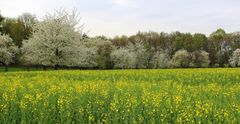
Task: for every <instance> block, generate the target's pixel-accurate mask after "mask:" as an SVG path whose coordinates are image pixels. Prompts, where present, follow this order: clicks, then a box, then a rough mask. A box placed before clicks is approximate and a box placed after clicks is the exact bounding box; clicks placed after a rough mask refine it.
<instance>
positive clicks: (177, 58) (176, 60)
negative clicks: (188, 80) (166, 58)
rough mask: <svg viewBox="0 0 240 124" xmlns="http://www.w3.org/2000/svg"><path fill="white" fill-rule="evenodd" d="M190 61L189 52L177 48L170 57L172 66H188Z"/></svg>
mask: <svg viewBox="0 0 240 124" xmlns="http://www.w3.org/2000/svg"><path fill="white" fill-rule="evenodd" d="M190 62H191V57H190V54H189V53H188V52H187V51H186V50H178V51H177V52H176V53H175V54H174V55H173V58H172V65H173V67H182V68H186V67H189V65H190Z"/></svg>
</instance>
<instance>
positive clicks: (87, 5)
mask: <svg viewBox="0 0 240 124" xmlns="http://www.w3.org/2000/svg"><path fill="white" fill-rule="evenodd" d="M59 8H65V9H67V10H71V9H73V8H76V9H77V10H78V11H79V12H80V14H81V16H82V23H85V32H87V31H90V33H89V35H91V36H95V35H106V36H109V37H112V36H115V35H123V34H126V35H131V34H135V33H136V32H138V31H139V30H140V31H158V32H160V31H165V32H172V31H177V30H179V31H181V32H191V33H194V32H200V33H204V34H209V33H211V32H213V31H214V30H216V29H217V28H223V29H225V30H226V31H227V32H233V31H240V0H0V11H1V14H2V15H3V16H7V17H17V16H19V15H21V14H22V13H24V12H29V13H32V14H35V15H36V16H37V17H38V18H41V17H43V16H44V14H45V13H46V12H52V11H54V10H55V9H59Z"/></svg>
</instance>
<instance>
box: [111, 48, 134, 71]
mask: <svg viewBox="0 0 240 124" xmlns="http://www.w3.org/2000/svg"><path fill="white" fill-rule="evenodd" d="M110 56H111V60H112V62H113V64H114V68H121V69H124V68H136V63H137V61H136V60H137V59H136V55H135V53H134V52H131V51H130V50H129V49H127V48H119V49H116V50H114V51H113V52H112V53H111V55H110Z"/></svg>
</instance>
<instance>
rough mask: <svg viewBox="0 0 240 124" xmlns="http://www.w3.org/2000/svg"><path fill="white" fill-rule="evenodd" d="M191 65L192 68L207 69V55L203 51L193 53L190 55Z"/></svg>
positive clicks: (208, 61)
mask: <svg viewBox="0 0 240 124" xmlns="http://www.w3.org/2000/svg"><path fill="white" fill-rule="evenodd" d="M191 55H192V58H191V60H192V62H191V63H192V64H193V66H194V67H208V66H209V63H210V60H209V53H208V52H206V51H203V50H200V51H194V52H193V53H192V54H191Z"/></svg>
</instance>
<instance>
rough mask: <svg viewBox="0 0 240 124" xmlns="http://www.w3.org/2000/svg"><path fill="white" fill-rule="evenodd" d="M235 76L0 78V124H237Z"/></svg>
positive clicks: (239, 97) (212, 72) (205, 72)
mask: <svg viewBox="0 0 240 124" xmlns="http://www.w3.org/2000/svg"><path fill="white" fill-rule="evenodd" d="M239 72H240V69H167V70H108V71H107V70H106V71H49V72H11V73H0V124H8V123H21V124H25V123H26V124H30V123H42V124H45V123H51V124H56V123H61V124H70V123H71V124H72V123H75V124H78V123H80V124H82V123H88V124H92V123H97V124H117V123H121V124H122V123H126V124H128V123H130V124H150V123H164V124H165V123H240V73H239Z"/></svg>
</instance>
